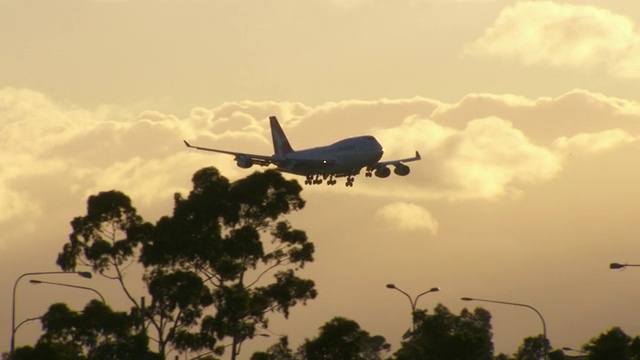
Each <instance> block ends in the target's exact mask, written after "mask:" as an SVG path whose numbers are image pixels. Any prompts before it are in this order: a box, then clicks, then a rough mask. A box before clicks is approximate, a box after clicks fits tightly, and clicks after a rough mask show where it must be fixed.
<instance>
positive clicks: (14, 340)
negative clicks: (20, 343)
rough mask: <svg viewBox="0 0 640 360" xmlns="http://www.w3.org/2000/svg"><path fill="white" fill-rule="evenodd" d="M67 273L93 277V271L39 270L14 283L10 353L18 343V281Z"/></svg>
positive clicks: (25, 274)
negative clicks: (37, 276)
mask: <svg viewBox="0 0 640 360" xmlns="http://www.w3.org/2000/svg"><path fill="white" fill-rule="evenodd" d="M67 274H78V275H80V276H82V277H83V278H87V279H91V273H90V272H87V271H39V272H29V273H24V274H22V275H20V276H18V278H17V279H16V281H15V282H14V283H13V294H12V298H13V299H12V303H11V347H10V350H9V354H10V355H13V350H14V349H15V345H16V289H17V288H18V282H20V279H22V278H23V277H25V276H31V275H67Z"/></svg>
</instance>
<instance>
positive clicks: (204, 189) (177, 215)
mask: <svg viewBox="0 0 640 360" xmlns="http://www.w3.org/2000/svg"><path fill="white" fill-rule="evenodd" d="M192 182H193V189H192V190H191V192H190V193H189V194H188V196H186V197H185V196H183V195H182V194H175V196H174V209H173V213H172V214H171V215H167V216H163V217H162V218H161V219H160V220H158V221H157V222H156V223H155V224H151V223H148V222H145V221H144V220H143V218H142V217H141V216H139V215H138V214H137V211H136V209H135V208H134V207H133V205H132V202H131V200H130V199H129V197H128V196H126V195H125V194H123V193H121V192H118V191H115V190H114V191H108V192H101V193H99V194H97V195H93V196H91V197H89V199H88V202H87V214H86V215H84V216H80V217H76V218H75V219H74V220H73V221H72V222H71V226H72V229H73V231H72V233H71V235H70V236H69V242H68V243H67V244H65V245H64V247H63V250H62V252H61V253H60V254H59V255H58V260H57V263H58V265H59V266H60V267H61V268H62V269H63V270H67V271H71V270H75V269H76V268H77V267H78V266H89V267H91V268H92V269H93V271H94V272H96V273H98V274H101V275H103V276H105V277H108V278H110V279H113V280H115V281H118V282H119V283H120V284H121V287H122V289H123V291H124V293H125V295H126V296H127V298H128V299H129V300H130V302H131V303H132V310H131V312H130V314H129V316H130V317H131V318H132V319H134V320H135V319H137V323H144V324H145V326H144V327H145V329H146V328H151V329H153V330H154V333H155V337H153V338H152V340H153V341H154V342H155V343H156V344H157V346H158V352H159V353H160V354H161V355H162V356H164V354H166V352H167V347H171V348H173V349H177V350H179V351H200V350H203V351H204V350H208V351H211V350H213V351H214V352H215V353H221V352H222V351H223V348H222V347H220V346H218V345H217V344H218V342H219V341H221V340H222V339H225V338H231V340H232V344H233V346H232V351H233V353H232V358H235V355H236V354H237V349H238V348H239V345H240V344H241V343H242V342H243V341H245V340H247V339H251V338H252V337H254V336H256V335H257V332H258V331H259V329H260V328H266V327H267V326H268V318H267V315H268V314H269V313H281V314H283V315H284V316H285V317H288V316H289V310H290V308H291V307H293V306H295V305H297V304H298V303H303V304H304V303H306V301H308V300H311V299H313V298H315V296H316V294H317V293H316V290H315V285H314V283H313V281H311V280H307V279H302V278H299V277H298V276H297V274H296V272H297V271H298V270H299V269H301V268H303V267H304V265H305V264H306V263H308V262H311V261H313V253H314V246H313V244H312V243H311V242H309V241H308V239H307V236H306V234H305V233H304V231H301V230H297V229H294V228H293V227H292V226H291V225H290V224H289V223H288V222H287V221H286V220H284V219H283V217H284V216H285V215H287V214H289V213H291V212H293V211H298V210H301V209H302V208H304V205H305V202H304V200H303V199H302V198H301V197H300V192H301V190H302V188H301V187H300V185H299V184H298V183H297V182H296V181H292V180H286V179H284V178H283V177H282V176H281V174H280V173H279V172H277V171H273V170H268V171H265V172H262V173H259V172H256V173H254V174H252V175H249V176H248V177H246V178H244V179H240V180H238V181H236V182H233V183H231V182H229V180H227V179H226V178H225V177H223V176H221V175H220V173H219V172H218V170H217V169H215V168H213V167H209V168H204V169H201V170H199V171H197V172H196V173H195V174H194V175H193V178H192ZM265 238H268V239H269V240H268V241H265ZM133 263H140V264H142V266H143V267H144V276H143V281H144V283H145V285H146V287H147V291H148V294H149V296H150V297H151V301H150V303H148V304H144V303H143V302H142V301H141V300H139V299H137V298H136V297H135V296H134V295H133V293H134V292H133V291H132V290H131V288H130V285H129V284H128V283H127V281H126V279H125V271H124V270H125V269H126V267H127V266H130V265H131V264H133ZM134 322H135V321H134ZM45 335H47V334H45Z"/></svg>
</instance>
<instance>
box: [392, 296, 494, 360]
mask: <svg viewBox="0 0 640 360" xmlns="http://www.w3.org/2000/svg"><path fill="white" fill-rule="evenodd" d="M414 318H415V320H416V325H417V326H416V329H415V331H413V332H411V333H410V334H409V337H408V338H407V339H406V340H405V341H403V342H402V344H401V347H400V349H399V350H398V351H397V352H396V353H395V354H394V356H395V359H397V360H409V359H424V360H485V359H486V360H491V359H493V343H492V341H491V338H492V336H493V334H492V332H491V314H490V313H489V312H488V311H486V310H484V309H483V308H476V309H475V310H474V311H473V312H471V311H469V310H467V309H463V310H462V311H461V312H460V315H455V314H453V313H451V311H449V309H447V308H446V307H445V306H444V305H442V304H438V305H437V306H436V307H435V309H434V313H433V315H428V314H427V312H426V311H416V312H415V314H414Z"/></svg>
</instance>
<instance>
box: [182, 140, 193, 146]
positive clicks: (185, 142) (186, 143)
mask: <svg viewBox="0 0 640 360" xmlns="http://www.w3.org/2000/svg"><path fill="white" fill-rule="evenodd" d="M182 141H184V144H185V145H187V147H193V146H191V144H189V143H188V142H187V140H182Z"/></svg>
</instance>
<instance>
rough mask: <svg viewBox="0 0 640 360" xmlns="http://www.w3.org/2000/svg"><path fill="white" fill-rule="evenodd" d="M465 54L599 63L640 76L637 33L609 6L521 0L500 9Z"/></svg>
mask: <svg viewBox="0 0 640 360" xmlns="http://www.w3.org/2000/svg"><path fill="white" fill-rule="evenodd" d="M465 53H466V54H470V55H476V56H492V57H493V56H496V57H504V58H515V59H518V60H520V61H521V62H522V63H524V64H526V65H531V64H547V65H551V66H566V67H578V68H593V67H594V66H598V65H602V66H604V67H605V68H606V69H607V71H608V72H609V73H610V74H612V75H614V76H617V77H622V78H638V77H640V56H639V55H640V33H638V32H637V31H636V30H635V24H634V23H633V21H632V20H631V19H630V18H628V17H625V16H622V15H619V14H615V13H613V12H611V11H609V10H606V9H601V8H598V7H595V6H588V5H573V4H561V3H557V2H552V1H523V2H518V3H516V4H514V5H513V6H510V7H508V8H506V9H504V10H503V11H502V12H501V13H500V15H499V16H498V18H497V19H496V20H495V22H494V24H493V26H491V27H490V28H488V29H487V30H486V31H485V33H484V34H483V35H482V36H481V37H480V38H479V39H477V40H476V41H474V42H473V43H471V44H468V45H467V46H466V48H465Z"/></svg>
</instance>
